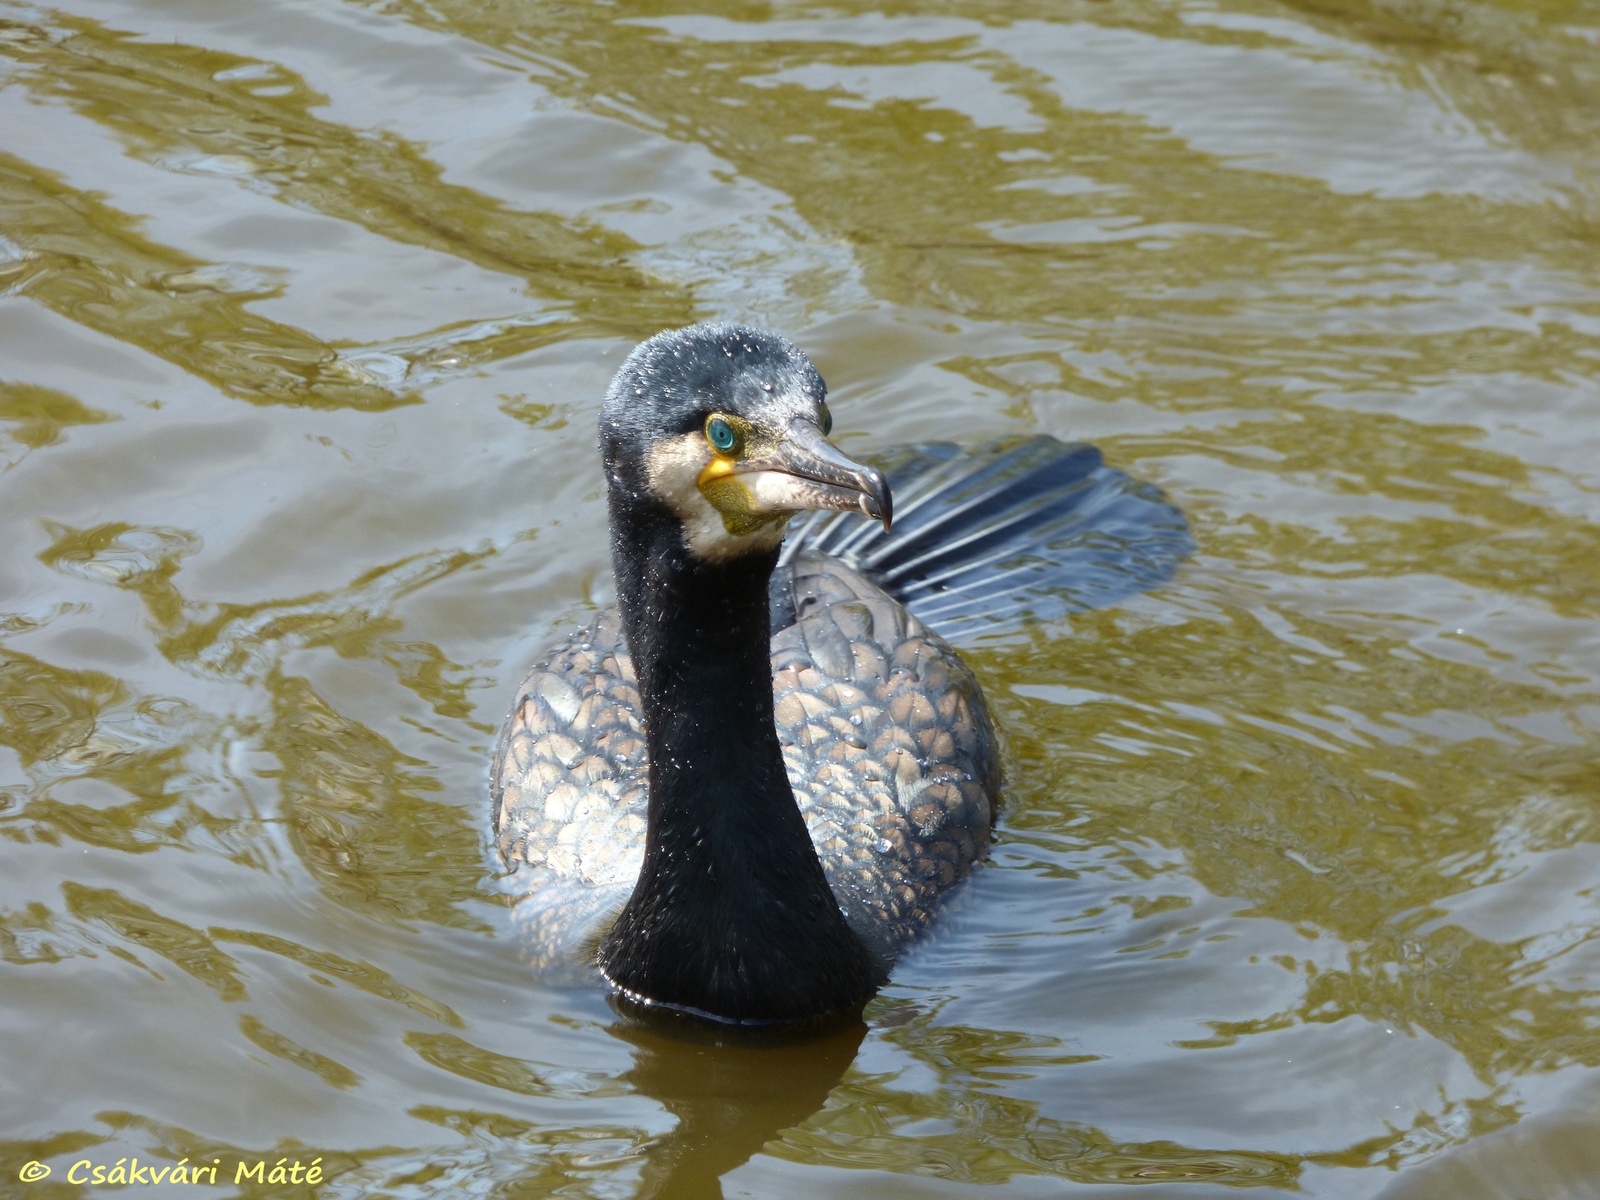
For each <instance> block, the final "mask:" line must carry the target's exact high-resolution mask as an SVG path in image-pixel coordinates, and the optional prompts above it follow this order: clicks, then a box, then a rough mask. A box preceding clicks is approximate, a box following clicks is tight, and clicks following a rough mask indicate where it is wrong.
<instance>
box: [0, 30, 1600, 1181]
mask: <svg viewBox="0 0 1600 1200" xmlns="http://www.w3.org/2000/svg"><path fill="white" fill-rule="evenodd" d="M1596 95H1600V7H1597V5H1596V4H1595V3H1594V0H1573V2H1572V3H1564V4H1554V3H1541V2H1538V0H1466V2H1462V3H1448V4H1447V3H1444V2H1443V0H1284V2H1282V3H1277V2H1273V0H1219V2H1217V3H1211V2H1209V0H1191V2H1184V0H1055V2H1052V3H1041V2H1037V0H1017V2H1015V3H1009V4H1005V5H999V4H994V3H985V2H979V0H931V2H927V3H919V4H916V5H910V4H903V3H876V4H875V3H874V2H873V0H859V2H858V0H843V2H842V3H836V4H831V5H828V6H826V7H820V6H818V7H812V6H807V5H805V4H801V3H788V2H775V3H763V4H754V3H748V4H740V3H720V2H713V0H701V2H700V3H699V4H698V6H696V5H695V4H693V3H692V2H691V0H679V2H674V0H661V2H659V3H657V2H653V0H652V2H650V3H630V4H607V3H595V4H581V5H562V4H485V3H482V2H481V0H428V2H426V3H424V2H422V0H342V2H330V0H321V2H317V3H313V2H312V0H63V3H61V4H60V5H58V6H50V5H46V4H41V3H34V2H32V0H0V531H3V533H0V834H3V835H4V837H3V839H0V856H3V863H4V866H3V870H0V880H3V882H0V960H3V961H0V979H3V981H4V988H5V996H6V1003H5V1006H4V1015H3V1017H0V1021H3V1023H4V1029H5V1034H6V1036H5V1042H4V1044H5V1051H4V1065H5V1070H4V1080H5V1082H4V1085H3V1087H0V1111H3V1113H4V1118H3V1122H0V1139H4V1140H0V1175H3V1177H4V1179H5V1180H6V1183H5V1185H4V1186H5V1189H6V1194H8V1195H10V1194H13V1191H14V1190H15V1189H18V1188H20V1189H21V1190H20V1191H17V1192H16V1194H19V1195H37V1196H44V1195H47V1194H48V1195H51V1196H63V1197H64V1196H73V1195H79V1194H84V1193H86V1192H89V1191H99V1190H103V1189H100V1188H94V1187H92V1186H90V1185H79V1184H78V1183H77V1182H76V1179H77V1178H82V1173H81V1172H80V1174H79V1175H78V1176H75V1177H74V1178H73V1181H71V1182H69V1179H68V1176H69V1173H70V1171H71V1170H72V1167H73V1164H74V1163H76V1162H79V1161H81V1160H84V1159H87V1160H89V1161H91V1162H93V1163H96V1164H103V1165H106V1166H108V1167H109V1166H110V1165H111V1164H113V1163H115V1162H116V1161H117V1160H118V1159H121V1158H125V1157H129V1158H131V1157H133V1156H138V1158H139V1159H140V1160H141V1161H142V1162H144V1163H145V1164H147V1165H148V1164H149V1163H150V1162H155V1163H157V1164H158V1166H171V1165H172V1164H176V1163H178V1162H179V1161H180V1160H189V1161H190V1162H191V1163H192V1164H198V1163H203V1164H211V1163H218V1164H221V1166H220V1170H221V1176H220V1179H219V1186H220V1185H223V1184H227V1185H231V1183H232V1180H233V1169H234V1166H235V1164H237V1163H239V1162H241V1161H243V1162H246V1163H254V1162H256V1161H258V1160H264V1161H265V1162H266V1163H267V1165H268V1167H269V1168H270V1167H271V1165H272V1164H273V1163H275V1162H276V1161H277V1160H278V1159H280V1158H288V1159H290V1160H292V1161H299V1162H302V1163H309V1162H310V1161H311V1160H313V1159H317V1160H319V1163H320V1168H321V1170H322V1173H323V1182H322V1183H321V1184H320V1185H318V1188H317V1189H314V1190H315V1192H316V1194H319V1195H328V1196H379V1195H382V1196H419V1195H429V1194H433V1193H435V1192H438V1191H441V1190H443V1189H445V1188H448V1187H451V1186H457V1185H459V1186H464V1187H468V1188H471V1189H473V1190H474V1191H475V1192H477V1193H478V1194H482V1195H493V1196H502V1195H503V1196H510V1195H530V1196H544V1195H564V1196H594V1197H613V1196H615V1197H625V1196H635V1195H638V1196H662V1197H666V1196H678V1197H703V1196H706V1195H712V1196H715V1195H716V1194H717V1189H718V1187H719V1186H720V1188H721V1193H722V1194H723V1195H726V1196H729V1197H733V1196H761V1197H788V1196H792V1197H817V1196H826V1197H837V1198H845V1197H868V1196H870V1197H874V1198H877V1197H943V1196H951V1195H965V1194H979V1193H981V1194H982V1195H985V1196H991V1195H992V1196H1017V1197H1033V1196H1040V1197H1043V1196H1060V1195H1070V1196H1096V1197H1105V1196H1111V1195H1122V1194H1125V1189H1126V1187H1128V1186H1129V1185H1139V1186H1140V1188H1141V1190H1140V1192H1139V1194H1140V1195H1141V1196H1155V1197H1183V1198H1184V1200H1214V1198H1215V1197H1220V1196H1223V1195H1230V1194H1233V1193H1234V1192H1235V1191H1236V1190H1237V1189H1240V1188H1253V1189H1258V1190H1260V1191H1263V1192H1268V1193H1270V1192H1275V1191H1276V1192H1296V1193H1297V1194H1300V1195H1306V1196H1315V1197H1328V1198H1345V1197H1355V1198H1365V1197H1379V1196H1382V1197H1385V1198H1386V1200H1420V1198H1427V1197H1450V1198H1452V1200H1456V1198H1463V1200H1475V1198H1478V1197H1506V1198H1509V1197H1521V1196H1532V1195H1537V1196H1540V1197H1542V1198H1550V1200H1553V1198H1557V1197H1578V1196H1586V1195H1590V1194H1592V1192H1593V1190H1594V1186H1595V1185H1594V1180H1596V1179H1597V1178H1600V1153H1597V1152H1596V1150H1595V1140H1594V1138H1593V1136H1592V1131H1593V1124H1594V1120H1595V1115H1596V1113H1597V1112H1600V1074H1597V1073H1596V1070H1595V1068H1596V1067H1600V1033H1597V1032H1596V1030H1597V1018H1600V1008H1597V1000H1596V995H1597V989H1600V891H1597V890H1596V889H1597V888H1600V848H1597V847H1600V807H1597V805H1600V765H1597V761H1600V760H1597V758H1596V749H1597V747H1600V678H1597V676H1600V632H1597V631H1600V625H1597V621H1600V528H1597V521H1600V499H1597V497H1600V467H1597V465H1596V464H1600V432H1597V426H1596V424H1595V421H1594V419H1593V417H1594V414H1595V412H1596V411H1597V409H1596V404H1597V401H1600V383H1597V379H1600V173H1597V171H1596V168H1595V165H1594V164H1595V163H1596V161H1600V117H1597V111H1600V110H1597V109H1596V107H1595V105H1594V103H1593V99H1594V97H1595V96H1596ZM711 318H723V319H734V320H742V321H749V322H753V323H758V324H762V325H765V326H768V327H771V328H775V329H779V330H781V331H782V332H784V333H786V334H788V335H789V336H791V337H793V338H794V339H795V340H796V341H798V342H799V343H800V344H801V345H802V346H803V347H804V348H805V349H806V350H807V351H808V352H809V353H811V354H812V355H813V357H814V358H815V360H816V362H817V364H818V366H819V368H820V369H821V370H822V372H823V375H824V376H825V378H826V379H827V380H828V382H829V385H830V387H831V389H832V391H831V397H830V404H831V406H832V408H833V411H834V414H835V417H836V421H837V432H838V436H839V437H840V438H841V439H842V444H843V445H844V446H845V447H846V448H847V449H848V450H850V451H851V452H853V453H861V454H870V453H873V452H878V451H883V450H886V449H887V448H889V447H892V446H894V445H897V444H901V443H905V442H910V441H925V440H929V439H942V440H953V441H958V442H962V443H966V444H976V443H979V442H983V441H987V440H990V439H993V438H996V437H1004V436H1015V435H1025V434H1032V433H1040V432H1042V433H1049V434H1053V435H1055V436H1057V437H1060V438H1062V439H1064V440H1085V441H1090V442H1093V443H1094V444H1096V445H1097V446H1099V447H1100V448H1101V449H1102V450H1103V452H1104V453H1105V455H1106V458H1107V460H1108V461H1109V462H1111V463H1113V464H1114V465H1116V466H1118V467H1120V468H1122V469H1124V470H1126V471H1128V472H1129V473H1130V474H1132V475H1133V476H1135V477H1136V478H1139V479H1143V480H1148V481H1150V482H1152V483H1155V484H1157V485H1159V486H1160V487H1161V488H1163V489H1164V490H1165V492H1166V493H1167V495H1168V496H1169V497H1170V498H1171V499H1172V500H1173V501H1174V502H1175V503H1176V504H1178V505H1179V506H1180V507H1181V508H1182V509H1183V510H1184V511H1185V512H1186V513H1187V514H1188V516H1189V519H1190V522H1191V526H1192V532H1193V534H1194V537H1195V541H1196V543H1197V547H1198V549H1197V552H1196V553H1195V555H1194V556H1193V558H1192V559H1191V560H1190V561H1189V562H1188V563H1186V564H1185V565H1184V566H1183V567H1182V568H1181V569H1180V571H1179V573H1178V575H1177V577H1176V578H1175V579H1174V580H1172V581H1171V582H1170V583H1168V584H1167V585H1165V586H1163V587H1161V588H1159V589H1157V590H1156V591H1154V592H1151V593H1148V594H1146V595H1142V596H1139V597H1137V598H1135V599H1132V600H1126V601H1123V602H1120V603H1118V604H1116V605H1114V606H1112V607H1109V608H1104V609H1100V610H1097V611H1092V612H1086V613H1079V614H1076V615H1074V616H1071V617H1067V618H1064V619H1062V620H1059V621H1056V622H1054V623H1050V624H1045V625H1037V626H1035V627H1033V628H1031V629H1030V630H1028V631H1027V632H1026V633H1024V634H1023V635H1020V636H1017V637H1013V638H1010V639H1000V640H997V641H992V642H990V643H988V644H982V645H979V646H977V647H975V648H973V649H971V650H970V651H968V659H969V661H970V662H971V663H972V664H973V666H974V667H975V668H976V670H977V671H978V673H979V675H980V677H981V679H982V682H983V685H984V687H985V689H986V692H987V694H988V697H989V701H990V705H991V707H992V708H993V710H994V712H995V714H996V717H997V720H998V723H999V724H1000V726H1001V727H1002V730H1003V734H1004V741H1005V763H1006V776H1007V787H1006V793H1005V800H1004V809H1003V814H1002V817H1001V822H1000V829H999V836H998V840H997V842H996V844H995V846H994V848H993V852H992V856H991V857H992V862H991V864H990V865H989V866H987V867H985V868H983V869H982V870H980V871H979V872H978V873H977V875H976V877H975V878H974V880H973V881H972V882H971V883H970V884H969V885H967V886H966V887H965V888H964V890H963V891H962V892H961V893H960V895H959V897H958V900H957V902H956V903H955V904H954V905H953V906H952V910H951V911H950V912H949V913H948V914H947V916H946V918H945V919H944V920H943V921H942V922H941V923H940V925H939V927H938V928H937V930H936V932H935V933H934V934H933V936H931V937H930V938H929V939H928V940H927V941H926V942H925V943H924V944H922V945H919V946H918V947H916V948H915V949H914V950H913V951H912V952H911V953H909V954H908V955H907V956H905V957H904V958H903V959H902V961H901V963H900V965H899V967H898V968H897V969H896V971H895V974H894V978H893V980H892V982H891V984H890V985H889V986H887V987H886V988H884V990H883V991H882V993H881V994H880V996H879V997H878V998H877V999H876V1000H875V1001H873V1002H872V1004H871V1005H870V1006H869V1007H868V1009H867V1013H866V1018H867V1027H866V1028H865V1029H864V1030H863V1029H861V1028H859V1027H858V1028H856V1029H853V1030H846V1031H844V1032H841V1033H839V1034H836V1035H834V1036H833V1037H831V1038H830V1039H827V1040H825V1041H823V1042H821V1043H815V1044H812V1045H810V1046H804V1047H768V1048H760V1049H753V1048H741V1049H728V1048H718V1047H714V1046H706V1045H701V1044H698V1043H695V1042H692V1041H691V1042H676V1041H672V1040H667V1039H664V1038H661V1037H657V1036H655V1035H654V1034H647V1033H643V1032H640V1031H638V1030H635V1029H631V1028H629V1027H627V1026H626V1025H624V1024H623V1023H621V1022H620V1021H619V1020H618V1019H617V1018H616V1017H615V1016H614V1015H613V1013H612V1012H611V1010H610V1009H609V1008H608V1007H607V1005H606V1003H605V1001H604V998H603V995H602V993H601V991H600V989H599V988H598V987H595V986H577V987H556V986H552V985H551V984H550V983H549V981H544V982H541V981H540V980H539V979H536V978H535V977H534V976H533V975H532V973H531V972H530V970H529V969H528V967H527V966H526V965H525V964H524V963H523V962H522V961H521V960H520V959H519V957H518V952H517V949H516V945H515V943H514V941H513V940H512V938H511V935H510V931H509V929H508V927H507V922H506V916H505V912H506V910H505V904H504V900H503V898H502V896H501V894H500V890H499V887H498V884H497V882H496V875H497V872H498V866H497V864H496V863H495V862H494V861H493V859H492V855H491V852H490V849H489V842H488V838H487V835H486V827H487V823H488V800H487V795H486V789H487V770H488V759H489V755H490V751H491V747H492V743H493V739H494V736H495V733H496V731H497V729H498V728H499V724H500V722H501V719H502V717H503V715H504V711H505V709H506V707H507V706H508V705H509V702H510V699H511V696H512V692H513V689H514V688H515V686H516V684H517V682H518V680H520V678H521V677H522V675H523V673H524V672H525V671H526V670H527V668H528V666H529V665H530V664H531V663H532V662H533V661H534V660H535V659H536V658H537V656H538V655H539V653H540V650H541V648H542V647H543V646H544V645H545V644H546V643H547V642H548V641H549V640H550V639H551V638H553V637H555V636H557V635H560V634H562V633H564V632H566V631H569V630H570V629H572V628H574V627H575V626H577V625H579V624H581V623H583V622H584V621H585V620H587V619H588V618H589V615H590V614H591V613H592V612H593V611H594V610H595V608H596V607H598V606H601V605H604V604H607V603H609V602H610V600H611V598H612V597H611V585H610V568H609V563H608V560H607V554H606V543H605V538H604V536H603V526H604V505H603V502H602V494H603V493H602V487H603V481H602V478H601V474H600V470H599V465H598V462H597V456H596V453H595V446H594V440H595V439H594V419H595V413H596V410H597V406H598V402H599V398H600V396H601V394H602V392H603V390H604V388H605V386H606V383H607V381H608V380H609V378H610V376H611V374H612V372H613V371H614V370H615V369H616V367H617V365H618V364H619V363H620V361H621V359H622V357H623V356H624V355H625V354H626V353H627V351H628V349H629V348H630V347H631V346H632V345H633V344H634V343H635V342H636V341H638V340H639V339H641V338H643V337H646V336H648V335H650V334H652V333H654V332H656V331H657V330H659V329H662V328H666V327H671V326H677V325H683V324H687V323H689V322H692V321H695V320H703V319H711ZM32 1162H37V1163H42V1164H44V1165H46V1166H49V1167H50V1168H51V1172H52V1173H51V1175H50V1176H49V1178H48V1180H47V1181H45V1182H40V1183H32V1184H26V1183H18V1182H17V1181H18V1180H19V1178H20V1175H19V1173H20V1172H21V1171H22V1170H23V1169H24V1166H25V1164H28V1163H32ZM719 1178H720V1185H719V1184H718V1183H717V1182H716V1181H717V1180H718V1179H719ZM241 1186H243V1187H245V1188H246V1190H247V1191H248V1193H249V1194H257V1193H260V1194H284V1195H288V1194H296V1195H300V1194H310V1193H309V1192H308V1190H307V1189H306V1188H305V1187H304V1186H303V1185H301V1186H299V1187H295V1186H293V1185H285V1186H282V1187H276V1186H274V1185H272V1184H271V1183H270V1182H269V1183H267V1184H266V1185H265V1186H259V1187H257V1186H254V1185H249V1184H246V1185H241ZM162 1189H166V1190H167V1191H168V1192H170V1193H171V1194H174V1195H176V1194H180V1193H181V1194H184V1195H190V1194H193V1192H192V1187H189V1186H183V1185H180V1186H176V1187H175V1186H174V1185H171V1184H170V1183H169V1184H163V1185H161V1187H158V1188H152V1189H151V1191H152V1194H158V1193H160V1192H161V1191H162ZM206 1190H207V1192H208V1193H209V1191H210V1188H207V1189H206ZM236 1190H237V1189H236ZM222 1194H230V1193H227V1192H224V1193H222Z"/></svg>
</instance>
